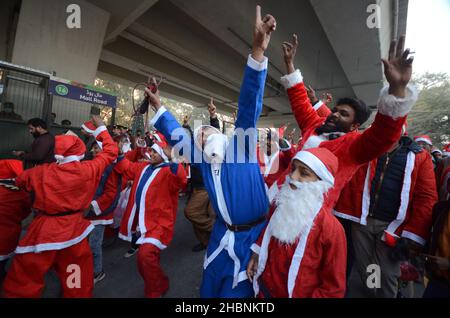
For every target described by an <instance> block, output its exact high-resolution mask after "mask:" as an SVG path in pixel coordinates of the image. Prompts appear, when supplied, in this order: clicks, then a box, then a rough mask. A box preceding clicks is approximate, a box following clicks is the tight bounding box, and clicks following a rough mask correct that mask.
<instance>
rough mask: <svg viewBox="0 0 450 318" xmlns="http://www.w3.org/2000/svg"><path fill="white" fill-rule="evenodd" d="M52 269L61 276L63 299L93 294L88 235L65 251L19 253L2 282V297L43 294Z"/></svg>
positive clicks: (92, 272)
mask: <svg viewBox="0 0 450 318" xmlns="http://www.w3.org/2000/svg"><path fill="white" fill-rule="evenodd" d="M51 268H53V269H54V270H55V271H56V274H57V275H58V277H59V279H60V282H61V289H62V295H63V297H64V298H88V297H92V290H93V288H94V269H93V259H92V252H91V249H90V247H89V243H88V240H87V238H85V239H84V240H82V241H81V242H80V243H78V244H75V245H72V246H70V247H67V248H65V249H62V250H51V251H45V252H41V253H25V254H16V255H15V256H14V259H13V262H12V265H11V268H10V270H9V271H8V275H7V276H6V279H5V282H4V284H3V296H4V297H7V298H38V297H40V296H41V293H42V290H43V289H44V285H45V282H44V278H45V274H46V273H47V272H48V271H49V270H50V269H51ZM78 273H79V275H78Z"/></svg>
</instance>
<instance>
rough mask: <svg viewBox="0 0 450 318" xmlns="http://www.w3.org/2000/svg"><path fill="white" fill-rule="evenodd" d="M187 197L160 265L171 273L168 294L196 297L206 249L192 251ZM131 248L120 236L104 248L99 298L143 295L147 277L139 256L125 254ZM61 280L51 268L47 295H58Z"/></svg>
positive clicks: (182, 200) (179, 209)
mask: <svg viewBox="0 0 450 318" xmlns="http://www.w3.org/2000/svg"><path fill="white" fill-rule="evenodd" d="M185 201H186V200H185V198H181V199H180V204H179V208H178V215H177V222H176V225H175V234H174V239H173V241H172V243H171V244H170V246H169V247H168V248H167V249H166V250H164V251H163V252H162V253H161V265H162V267H163V269H164V271H165V272H166V274H167V275H168V276H169V279H170V289H169V292H168V293H167V294H166V296H165V297H170V298H179V297H180V298H181V297H182V298H196V297H199V288H200V283H201V277H202V265H203V259H204V252H199V253H193V252H192V251H191V248H192V247H193V246H194V245H195V244H197V240H196V239H195V236H194V233H193V230H192V226H191V223H190V222H189V221H188V220H187V219H186V218H185V216H184V214H183V210H184V206H185ZM129 248H130V244H129V243H128V242H125V241H122V240H120V239H117V240H116V241H115V242H114V244H112V245H111V246H109V247H106V248H104V250H103V259H104V260H103V267H104V271H105V273H106V278H105V279H104V280H103V281H101V282H99V283H98V284H97V285H96V286H95V289H94V296H95V297H99V298H104V297H110V298H116V297H120V298H139V297H144V281H143V280H142V278H141V276H140V275H139V272H138V269H137V264H136V257H137V254H135V255H134V256H132V257H131V258H128V259H126V258H124V257H123V255H124V254H125V253H126V251H127V250H128V249H129ZM58 295H59V282H58V279H57V278H56V275H55V274H54V273H53V272H51V273H49V275H48V277H47V285H46V289H45V291H44V297H58Z"/></svg>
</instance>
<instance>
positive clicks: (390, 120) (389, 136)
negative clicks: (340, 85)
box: [349, 36, 418, 164]
mask: <svg viewBox="0 0 450 318" xmlns="http://www.w3.org/2000/svg"><path fill="white" fill-rule="evenodd" d="M404 45H405V36H401V37H400V39H399V41H398V43H397V41H392V43H391V47H390V49H389V58H388V60H385V59H383V60H382V61H383V64H384V74H385V76H386V80H387V81H388V82H389V87H385V88H384V89H383V90H382V91H381V93H380V99H379V101H378V114H377V116H376V118H375V121H374V123H373V124H372V126H371V127H370V128H369V129H367V130H366V131H365V132H364V133H363V134H362V135H360V136H359V137H358V138H357V139H356V140H355V141H354V142H353V143H352V144H351V145H350V146H349V151H350V157H351V158H353V160H355V161H356V162H357V163H359V164H363V163H366V162H369V161H371V160H373V159H375V158H378V157H379V156H381V155H382V154H384V153H385V152H386V151H388V150H389V148H390V147H391V146H392V145H393V144H394V143H395V142H397V141H398V140H399V139H400V136H401V132H402V127H403V125H404V124H405V121H406V117H407V115H408V113H409V112H410V110H411V109H412V107H413V106H414V104H415V102H416V100H417V97H418V94H417V90H416V88H415V87H414V86H412V85H408V83H409V81H410V80H411V74H412V62H413V58H412V57H411V58H409V57H408V56H409V49H406V50H404Z"/></svg>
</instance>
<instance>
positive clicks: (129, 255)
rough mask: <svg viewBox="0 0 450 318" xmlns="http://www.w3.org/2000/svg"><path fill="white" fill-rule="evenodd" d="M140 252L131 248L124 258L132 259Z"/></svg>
mask: <svg viewBox="0 0 450 318" xmlns="http://www.w3.org/2000/svg"><path fill="white" fill-rule="evenodd" d="M137 251H138V249H137V248H136V249H134V248H130V249H129V250H128V252H126V253H125V255H124V256H123V257H125V258H130V257H131V256H133V255H134V254H136V252H137Z"/></svg>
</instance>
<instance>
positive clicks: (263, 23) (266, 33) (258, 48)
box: [252, 6, 277, 62]
mask: <svg viewBox="0 0 450 318" xmlns="http://www.w3.org/2000/svg"><path fill="white" fill-rule="evenodd" d="M276 28H277V21H276V20H275V18H274V17H273V16H271V15H270V14H267V15H266V16H264V18H261V7H260V6H256V17H255V27H254V30H253V48H252V57H253V58H254V59H255V60H256V61H258V62H262V61H263V60H264V52H265V51H266V50H267V47H268V46H269V42H270V36H271V34H272V32H273V31H275V30H276Z"/></svg>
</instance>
